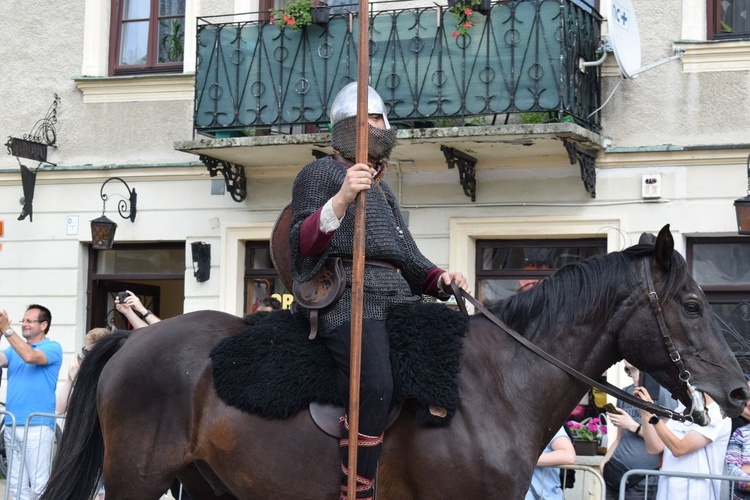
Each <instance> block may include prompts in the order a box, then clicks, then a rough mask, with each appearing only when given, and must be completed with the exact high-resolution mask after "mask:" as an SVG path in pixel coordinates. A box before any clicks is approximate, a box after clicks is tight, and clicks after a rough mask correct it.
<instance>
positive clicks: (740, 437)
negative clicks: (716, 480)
mask: <svg viewBox="0 0 750 500" xmlns="http://www.w3.org/2000/svg"><path fill="white" fill-rule="evenodd" d="M740 418H741V419H743V420H744V421H745V425H742V426H740V427H738V428H737V429H736V430H735V431H734V432H733V433H732V437H731V438H730V439H729V446H728V447H727V456H726V462H727V474H728V475H730V476H737V477H744V478H747V479H746V481H744V482H741V483H733V494H732V499H733V500H750V422H748V421H749V420H750V401H748V402H747V403H746V404H745V409H744V410H743V411H742V415H741V417H737V418H736V419H732V426H733V427H734V421H735V420H737V419H740Z"/></svg>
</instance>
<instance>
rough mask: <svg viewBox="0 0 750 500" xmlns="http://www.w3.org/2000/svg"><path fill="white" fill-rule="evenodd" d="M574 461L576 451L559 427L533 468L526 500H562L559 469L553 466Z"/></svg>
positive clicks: (562, 428) (566, 434) (562, 429)
mask: <svg viewBox="0 0 750 500" xmlns="http://www.w3.org/2000/svg"><path fill="white" fill-rule="evenodd" d="M575 461H576V451H575V449H574V448H573V443H572V442H571V441H570V436H568V433H567V432H565V428H564V427H561V428H560V429H559V430H558V431H557V433H555V435H554V436H552V440H551V441H550V442H549V443H548V444H547V446H546V448H544V451H543V452H542V454H541V456H540V457H539V460H537V462H536V467H535V468H534V475H533V476H532V478H531V486H530V487H529V491H528V492H526V500H542V499H543V500H562V498H563V490H562V486H561V485H560V469H558V468H557V467H553V466H555V465H570V464H573V463H575Z"/></svg>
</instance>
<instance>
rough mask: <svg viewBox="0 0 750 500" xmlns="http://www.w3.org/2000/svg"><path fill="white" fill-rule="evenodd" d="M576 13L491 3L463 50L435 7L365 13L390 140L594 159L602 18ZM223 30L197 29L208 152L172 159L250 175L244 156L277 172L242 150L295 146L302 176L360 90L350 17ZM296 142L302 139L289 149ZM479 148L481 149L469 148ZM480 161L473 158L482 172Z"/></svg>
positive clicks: (552, 2) (202, 142)
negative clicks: (199, 158)
mask: <svg viewBox="0 0 750 500" xmlns="http://www.w3.org/2000/svg"><path fill="white" fill-rule="evenodd" d="M579 3H580V0H519V1H501V2H497V3H493V4H491V8H490V9H489V11H488V13H487V15H482V14H479V13H475V14H474V16H473V18H474V26H472V27H471V28H470V29H469V34H468V35H467V36H465V37H463V36H458V37H454V36H452V34H453V31H454V28H455V26H456V23H457V19H456V17H455V16H454V15H453V13H451V12H449V11H448V10H447V9H446V7H444V6H435V5H433V6H430V7H422V8H410V9H390V8H382V7H387V6H388V5H389V3H374V4H373V9H372V10H371V12H370V27H371V29H370V71H369V73H370V83H371V85H372V86H373V87H375V89H377V91H378V92H379V93H380V95H381V96H382V97H383V100H384V101H385V103H386V106H387V108H388V119H389V120H390V121H391V123H394V124H396V125H397V126H398V128H399V144H402V143H403V142H404V141H406V142H409V143H410V144H412V143H419V144H425V142H429V140H430V139H433V142H435V143H440V144H441V145H444V144H445V143H446V141H448V142H451V139H455V140H454V141H452V142H453V146H455V147H458V148H459V149H466V148H463V147H462V144H464V143H466V142H467V141H468V142H472V141H473V143H474V144H475V145H476V144H479V143H481V144H486V143H487V142H488V140H487V138H488V137H493V138H495V139H496V140H494V141H489V142H494V143H496V144H498V143H501V144H508V145H509V147H514V146H515V147H517V148H520V149H519V153H518V154H519V155H523V156H526V157H528V148H524V146H528V145H530V144H546V146H547V147H556V148H558V149H562V148H560V143H561V142H565V149H566V150H567V154H568V155H569V156H570V159H571V162H573V161H579V160H580V158H579V156H578V154H579V152H580V151H581V150H583V151H584V152H586V154H588V155H589V157H591V156H592V155H593V157H594V158H595V156H596V151H597V150H600V149H601V141H600V136H599V135H598V134H599V131H600V125H601V122H600V115H599V111H598V109H599V107H600V105H601V82H600V74H599V69H598V67H588V68H585V69H584V68H583V67H582V65H581V63H582V62H583V61H593V60H596V59H598V58H599V55H598V54H597V51H598V50H599V47H600V27H601V17H600V16H599V14H598V13H597V12H596V11H593V10H592V9H590V8H587V7H585V6H583V7H581V6H580V5H579ZM398 4H399V2H395V3H393V2H391V3H390V5H398ZM245 17H247V16H245ZM223 19H225V18H222V17H218V18H201V19H200V20H199V26H198V41H197V47H198V49H197V51H198V58H197V69H196V89H195V112H194V129H195V131H196V132H197V133H198V134H201V135H203V136H208V137H209V138H211V139H208V138H206V139H199V140H195V141H186V142H183V143H178V144H177V145H176V148H177V149H179V150H182V151H188V152H193V153H196V154H201V155H206V156H210V157H212V158H216V159H219V160H221V161H228V162H232V163H234V162H238V163H239V164H242V165H246V166H249V165H248V161H250V162H251V163H254V160H248V159H247V158H248V156H253V157H254V158H261V157H266V158H267V159H271V161H272V163H271V164H273V160H272V158H273V156H274V154H273V152H272V150H266V151H265V153H267V154H263V153H262V152H261V151H260V150H254V151H253V154H252V155H248V154H246V153H247V152H244V153H243V152H242V151H240V150H241V149H244V148H246V147H257V146H274V145H276V146H281V145H284V146H291V147H286V148H285V150H284V151H285V156H286V155H287V154H289V153H292V152H293V151H295V147H294V146H297V148H296V149H297V150H299V151H305V152H306V156H305V157H304V158H301V159H300V160H301V161H300V162H299V163H300V164H304V163H306V162H307V161H309V159H310V148H311V146H316V145H317V146H318V149H323V150H324V149H325V148H324V147H323V144H324V143H326V142H327V136H326V134H325V132H327V129H326V124H327V123H328V122H329V117H328V111H329V109H330V104H331V102H332V100H333V98H334V97H335V96H336V93H337V92H338V90H339V89H340V88H341V87H342V86H343V85H345V84H346V83H348V82H350V81H353V80H355V79H356V74H357V54H358V47H357V42H358V39H359V35H358V22H357V19H356V15H353V14H351V13H349V14H333V15H331V17H330V20H329V22H328V23H327V25H324V26H320V25H309V26H307V27H305V28H304V29H299V30H292V29H290V28H288V27H285V28H281V27H279V26H277V25H275V24H272V23H268V22H266V21H258V20H246V19H243V20H236V19H233V20H232V21H231V22H219V21H220V20H223ZM582 69H583V70H582ZM529 122H531V123H532V124H531V125H524V124H525V123H529ZM533 123H537V124H538V125H534V124H533ZM469 128H470V129H471V130H465V129H469ZM430 129H439V130H430ZM302 132H307V134H303V135H299V136H296V137H295V134H300V133H302ZM310 132H313V133H310ZM320 132H323V133H320ZM269 134H270V135H271V136H272V137H267V136H268V135H269ZM279 136H285V137H279ZM475 137H481V138H483V139H482V140H480V141H479V142H478V143H477V142H476V141H474V140H473V139H472V138H475ZM402 139H403V140H402ZM232 148H239V149H240V150H235V151H230V150H231V149H232ZM451 149H452V147H451ZM469 149H471V148H469ZM481 149H482V147H479V146H478V147H476V148H474V149H473V150H472V151H473V152H474V153H477V154H478V155H479V159H481V156H482V151H481ZM523 149H525V151H523V152H521V151H520V150H523ZM397 150H398V148H397ZM436 151H437V154H435V152H434V151H433V152H432V153H430V154H427V155H426V156H425V158H424V160H425V161H434V160H435V159H436V158H437V160H438V161H439V160H440V157H441V156H443V153H445V152H444V151H443V153H441V151H440V148H437V149H436ZM268 153H270V154H268ZM412 153H413V154H416V155H417V156H418V152H417V150H412ZM496 153H497V151H495V152H494V154H496ZM539 154H540V155H541V156H544V155H546V152H542V151H539ZM475 156H476V155H475ZM243 158H244V159H245V161H242V159H243ZM286 159H287V160H289V157H288V156H286ZM419 159H420V158H416V160H415V159H414V158H412V161H418V160H419ZM474 159H475V160H476V159H477V158H474ZM276 161H278V160H276ZM446 161H449V160H448V157H447V156H446ZM587 161H589V160H587ZM266 165H268V163H266ZM582 168H583V166H582ZM587 168H588V167H587ZM588 189H589V188H588V187H587V190H588ZM592 194H593V192H592Z"/></svg>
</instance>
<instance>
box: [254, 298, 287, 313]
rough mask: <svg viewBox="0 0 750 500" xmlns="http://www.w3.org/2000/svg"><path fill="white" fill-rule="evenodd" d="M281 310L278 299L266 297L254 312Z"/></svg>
mask: <svg viewBox="0 0 750 500" xmlns="http://www.w3.org/2000/svg"><path fill="white" fill-rule="evenodd" d="M279 309H281V302H279V299H277V298H275V297H266V298H265V299H263V300H262V301H261V303H260V305H259V306H258V308H257V309H256V310H255V312H258V311H278V310H279Z"/></svg>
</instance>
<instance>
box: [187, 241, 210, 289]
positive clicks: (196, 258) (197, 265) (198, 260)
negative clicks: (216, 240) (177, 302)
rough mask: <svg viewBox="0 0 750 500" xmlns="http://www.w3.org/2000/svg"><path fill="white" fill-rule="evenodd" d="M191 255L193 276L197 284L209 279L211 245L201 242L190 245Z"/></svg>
mask: <svg viewBox="0 0 750 500" xmlns="http://www.w3.org/2000/svg"><path fill="white" fill-rule="evenodd" d="M191 249H192V254H193V276H195V279H196V280H198V283H203V282H204V281H208V278H210V277H211V245H209V244H208V243H205V242H203V241H196V242H193V243H191Z"/></svg>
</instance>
